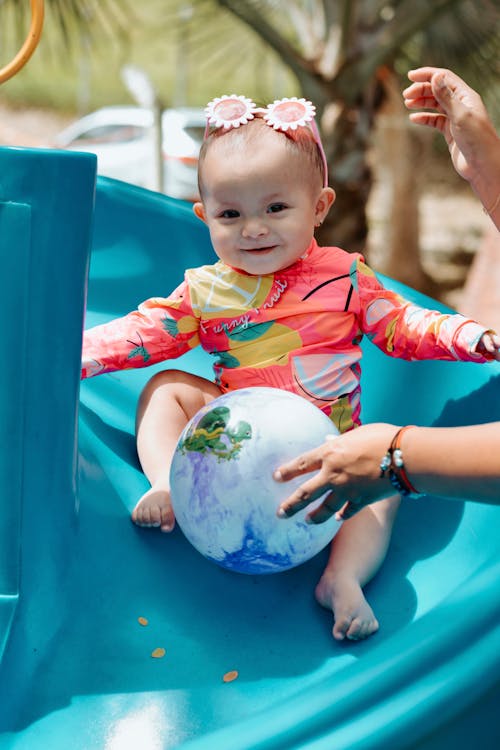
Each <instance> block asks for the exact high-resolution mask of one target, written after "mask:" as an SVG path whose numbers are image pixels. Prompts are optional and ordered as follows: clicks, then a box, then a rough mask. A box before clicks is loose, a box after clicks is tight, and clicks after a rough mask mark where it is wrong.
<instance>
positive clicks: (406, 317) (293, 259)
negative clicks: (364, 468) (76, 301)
mask: <svg viewBox="0 0 500 750" xmlns="http://www.w3.org/2000/svg"><path fill="white" fill-rule="evenodd" d="M210 126H212V128H210ZM199 189H200V196H201V200H200V202H198V203H195V205H194V212H195V214H196V215H197V216H198V217H199V218H200V219H201V220H202V221H204V222H205V223H206V224H207V226H208V229H209V232H210V237H211V240H212V244H213V247H214V250H215V253H216V255H217V256H218V261H217V262H216V263H215V264H213V265H207V266H203V267H201V268H195V269H190V270H188V271H186V274H185V279H184V281H183V282H182V283H181V284H180V286H179V287H178V288H177V289H176V290H174V291H173V292H172V293H171V294H170V295H169V296H168V297H161V298H160V297H155V298H152V299H149V300H147V301H145V302H143V303H142V304H141V305H139V308H138V310H137V311H134V312H131V313H129V314H128V315H126V316H125V317H123V318H120V319H118V320H115V321H111V322H110V323H107V324H104V325H101V326H97V327H95V328H93V329H90V330H88V331H86V332H85V336H84V350H83V370H82V376H83V377H90V376H92V375H96V374H99V373H104V372H111V371H114V370H119V369H120V370H121V369H127V368H131V367H143V366H145V365H150V364H154V363H156V362H161V361H164V360H168V359H172V358H175V357H178V356H180V355H181V354H183V353H184V352H187V351H188V350H190V349H192V348H193V347H196V346H198V345H201V346H202V347H203V349H205V350H206V351H207V352H209V353H210V354H211V355H213V356H214V375H215V377H214V381H213V382H212V381H209V380H206V379H204V378H202V377H198V376H196V375H192V374H188V373H185V372H182V371H179V370H172V369H170V370H165V371H163V372H160V373H158V374H157V375H155V376H154V377H153V378H152V379H151V380H150V381H149V383H148V384H147V385H146V387H145V389H144V391H143V393H142V394H141V398H140V402H139V407H138V413H137V448H138V454H139V458H140V461H141V465H142V467H143V470H144V472H145V474H146V476H147V477H148V479H149V480H150V482H151V489H150V490H149V491H148V492H147V493H146V494H145V495H144V496H143V497H142V498H141V499H140V500H139V502H138V504H137V505H136V507H135V509H134V511H133V514H132V518H133V520H134V521H135V523H137V524H138V525H140V526H157V527H160V528H161V530H162V531H170V530H171V529H172V528H173V526H174V516H173V512H172V507H171V502H170V487H169V471H170V462H171V458H172V456H173V453H174V451H175V448H176V445H177V440H178V437H179V435H180V433H181V431H182V429H183V428H184V427H185V425H186V424H187V422H188V421H189V419H190V418H191V417H192V416H194V414H195V413H196V412H197V411H198V410H199V409H200V408H201V407H202V406H204V405H206V404H207V403H209V402H210V401H211V400H212V399H214V398H216V397H217V396H219V395H220V394H221V393H224V392H226V391H230V390H234V389H236V388H243V387H248V386H271V387H274V388H282V389H285V390H289V391H291V392H293V393H297V394H299V395H301V396H303V397H304V398H307V399H309V400H310V401H311V402H312V403H314V404H316V406H318V407H319V408H320V409H321V410H322V411H324V412H325V413H326V414H327V415H328V417H329V418H330V419H331V420H332V422H333V423H334V424H335V426H336V427H337V428H338V429H339V430H340V431H341V432H345V431H346V430H350V429H353V428H355V427H356V426H357V425H358V424H359V422H360V359H361V350H360V342H361V339H362V336H363V334H366V335H367V336H368V337H369V338H370V339H371V340H372V341H373V343H374V344H375V345H376V346H378V347H379V348H380V349H382V350H383V351H384V352H386V353H387V354H389V355H390V356H395V357H402V358H405V359H446V360H471V361H475V362H484V361H486V360H487V359H493V358H498V351H497V350H498V346H499V343H500V341H499V339H498V338H497V337H496V335H495V334H493V332H491V331H489V330H487V329H485V328H484V327H482V326H481V325H479V324H477V323H475V322H474V321H472V320H468V319H466V318H464V317H462V316H460V315H444V314H441V313H439V312H436V311H431V310H425V309H422V308H420V307H417V306H415V305H413V304H411V303H409V302H408V301H406V300H404V299H403V298H402V297H400V296H399V295H397V294H395V293H393V292H391V291H389V290H387V289H385V288H384V287H383V286H382V285H381V283H380V282H379V281H378V279H377V278H376V276H375V275H374V273H373V271H371V269H370V268H369V267H368V266H366V265H365V263H364V261H363V258H362V257H361V256H360V255H358V254H349V253H347V252H345V251H344V250H341V249H340V248H337V247H320V246H318V244H317V243H316V241H315V239H314V229H315V227H318V226H319V225H320V224H321V223H322V221H323V220H324V218H325V217H326V215H327V213H328V211H329V209H330V208H331V206H332V204H333V202H334V200H335V192H334V191H333V189H332V188H331V187H329V186H328V184H327V170H326V159H325V155H324V151H323V148H322V145H321V140H320V138H319V134H318V131H317V128H316V124H315V120H314V107H313V105H312V104H311V103H310V102H307V101H305V100H304V99H295V98H294V99H284V100H281V101H277V102H274V103H273V104H271V105H269V106H268V107H267V108H266V109H261V108H258V107H256V106H255V105H254V103H253V102H251V101H250V100H249V99H247V98H245V97H237V96H231V97H222V98H220V99H216V100H214V101H213V102H211V103H210V104H209V105H208V107H207V133H206V138H205V141H204V144H203V146H202V149H201V152H200V159H199ZM285 492H286V490H285V491H284V493H285ZM399 502H400V498H399V496H396V497H392V498H388V499H387V500H383V501H381V502H378V503H376V504H374V505H370V506H367V507H366V508H364V509H363V510H362V511H360V512H359V513H358V514H357V515H356V516H354V517H353V518H352V519H350V520H349V521H346V522H345V523H344V524H343V525H342V527H341V529H340V530H339V532H338V533H337V535H336V536H335V538H334V541H333V543H332V549H331V554H330V559H329V562H328V565H327V567H326V570H325V571H324V573H323V575H322V577H321V580H320V582H319V584H318V586H317V587H316V597H317V599H318V601H319V602H320V604H322V605H323V606H325V607H328V608H330V609H332V610H333V613H334V627H333V635H334V637H335V638H337V639H339V640H342V639H343V638H346V637H347V638H350V639H353V640H357V639H361V638H366V637H367V636H369V635H370V634H371V633H373V632H375V631H376V630H377V629H378V623H377V620H376V618H375V615H374V613H373V611H372V609H371V607H370V605H369V604H368V602H367V601H366V599H365V597H364V594H363V591H362V588H363V586H364V585H365V583H366V582H367V581H368V580H370V578H371V577H373V575H374V574H375V573H376V571H377V570H378V568H379V566H380V565H381V563H382V561H383V558H384V556H385V553H386V550H387V546H388V543H389V540H390V534H391V530H392V525H393V521H394V518H395V515H396V512H397V508H398V504H399ZM282 522H283V523H286V519H284V520H283V521H282Z"/></svg>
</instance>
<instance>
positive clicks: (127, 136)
mask: <svg viewBox="0 0 500 750" xmlns="http://www.w3.org/2000/svg"><path fill="white" fill-rule="evenodd" d="M144 133H145V128H143V127H142V126H140V125H116V124H112V125H99V126H97V127H95V128H89V130H85V131H84V132H83V133H80V135H78V136H76V137H75V138H74V140H73V142H74V143H83V142H85V143H131V142H132V141H137V140H139V139H140V138H143V136H144Z"/></svg>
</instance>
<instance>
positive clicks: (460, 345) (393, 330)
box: [357, 261, 496, 362]
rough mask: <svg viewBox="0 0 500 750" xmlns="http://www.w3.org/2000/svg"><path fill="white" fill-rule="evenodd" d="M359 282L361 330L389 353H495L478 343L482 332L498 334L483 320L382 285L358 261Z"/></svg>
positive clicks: (474, 357) (452, 356) (479, 358)
mask: <svg viewBox="0 0 500 750" xmlns="http://www.w3.org/2000/svg"><path fill="white" fill-rule="evenodd" d="M357 282H358V284H357V285H358V290H359V322H360V327H361V330H362V331H363V333H365V334H367V335H368V336H369V338H370V340H371V341H372V343H373V344H375V346H377V347H378V348H379V349H381V350H382V351H383V352H385V353H386V354H388V355H389V356H391V357H399V358H400V359H407V360H423V359H436V360H451V361H453V360H454V361H464V362H471V361H472V362H486V361H488V360H492V359H494V356H493V355H492V352H491V351H490V349H485V348H484V346H482V345H481V343H480V342H482V341H483V340H484V337H485V336H487V335H488V336H492V335H496V334H495V333H494V332H493V331H492V330H491V329H488V328H487V327H486V326H483V325H481V324H480V323H477V322H476V321H474V320H471V319H470V318H466V317H464V316H463V315H460V314H459V313H454V314H453V313H443V312H441V311H439V310H431V309H428V308H425V307H420V306H419V305H416V304H413V303H412V302H410V301H409V300H407V299H405V298H404V297H402V296H401V295H399V294H397V293H396V292H394V291H392V290H390V289H386V288H385V287H384V286H383V284H382V283H381V282H380V280H379V279H378V278H377V277H376V275H375V274H374V273H373V271H372V270H371V269H370V268H369V267H368V266H366V265H365V263H363V262H362V261H359V262H358V266H357ZM490 343H491V342H490ZM488 346H490V344H488Z"/></svg>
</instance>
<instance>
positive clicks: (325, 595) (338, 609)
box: [315, 576, 379, 641]
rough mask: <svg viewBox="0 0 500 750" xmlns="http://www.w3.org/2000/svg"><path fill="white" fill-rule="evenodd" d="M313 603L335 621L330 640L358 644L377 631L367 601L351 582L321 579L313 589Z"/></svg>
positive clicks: (376, 623) (351, 580)
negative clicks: (355, 642) (330, 611)
mask: <svg viewBox="0 0 500 750" xmlns="http://www.w3.org/2000/svg"><path fill="white" fill-rule="evenodd" d="M315 593H316V599H317V601H318V603H319V604H321V606H322V607H325V608H326V609H331V610H332V612H333V617H334V624H333V629H332V633H333V637H334V638H335V639H336V640H337V641H343V640H344V639H345V638H348V639H349V640H351V641H360V640H363V639H364V638H368V636H370V635H372V634H373V633H375V632H376V631H377V630H378V627H379V625H378V621H377V619H376V617H375V615H374V614H373V610H372V608H371V607H370V605H369V604H368V602H367V601H366V599H365V597H364V594H363V591H362V589H361V586H360V585H359V584H358V582H357V581H356V580H353V579H349V578H348V579H340V578H336V579H335V581H334V580H333V579H332V578H331V577H328V576H322V578H321V579H320V581H319V583H318V585H317V586H316V592H315Z"/></svg>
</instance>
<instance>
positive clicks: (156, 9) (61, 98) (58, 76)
mask: <svg viewBox="0 0 500 750" xmlns="http://www.w3.org/2000/svg"><path fill="white" fill-rule="evenodd" d="M117 6H118V3H114V2H112V1H111V0H105V1H104V2H102V1H101V2H99V3H98V2H97V0H96V1H95V2H91V1H90V0H48V2H47V8H46V17H45V24H44V30H43V34H42V39H41V42H40V44H39V48H38V49H37V51H36V52H35V53H34V55H33V57H32V59H31V60H30V62H29V63H28V65H27V66H26V67H25V68H24V69H23V70H22V71H21V72H20V73H19V74H18V75H17V76H15V77H14V78H12V79H11V80H10V81H8V82H7V83H6V84H5V85H4V86H2V88H1V89H0V96H1V97H4V98H5V99H7V100H9V101H10V102H13V103H16V104H19V105H36V106H47V107H53V108H56V109H60V110H65V111H67V112H79V113H81V112H86V111H90V110H93V109H96V108H97V107H99V106H104V105H109V104H127V103H133V102H132V98H131V95H130V94H129V92H128V91H127V89H126V87H125V85H124V83H123V81H122V78H121V73H120V70H121V68H122V66H123V65H124V64H133V65H136V66H138V67H140V68H142V69H143V70H144V71H145V72H146V73H147V75H148V76H149V77H150V78H151V80H152V82H153V84H154V86H155V87H156V88H157V90H158V92H159V95H160V98H161V100H162V102H163V103H164V105H165V106H172V105H174V106H175V105H180V104H187V105H193V106H203V105H204V104H205V103H206V102H207V101H208V100H209V99H211V98H212V97H214V96H218V95H220V93H221V91H226V89H227V90H228V78H229V80H230V84H229V87H230V88H231V91H232V90H236V91H238V92H240V91H241V92H242V93H245V94H247V95H249V96H254V97H255V98H256V99H258V100H262V101H268V100H269V99H270V98H274V97H275V96H278V95H280V96H282V95H283V92H284V93H285V95H286V94H288V95H293V94H297V93H298V86H297V83H296V82H295V81H294V79H293V77H292V75H291V74H290V73H289V71H287V69H286V68H285V67H284V66H283V64H282V63H281V62H280V60H279V59H278V58H277V56H276V54H275V53H274V52H273V51H272V50H270V49H269V48H268V47H267V46H266V45H265V43H264V42H263V41H262V40H261V39H259V37H258V36H257V35H256V34H255V33H254V32H252V31H251V30H249V29H247V28H245V27H244V26H243V25H241V24H237V23H235V21H234V19H233V17H232V16H230V15H229V14H228V13H225V12H224V11H222V10H220V9H217V8H216V7H215V6H214V4H213V3H212V2H207V1H206V0H201V2H196V0H195V1H194V2H191V3H187V2H179V0H143V1H142V2H141V4H140V5H138V6H136V5H135V4H133V3H132V2H131V0H122V1H121V2H120V3H119V12H118V10H117ZM21 7H23V8H24V11H23V12H20V9H21ZM190 7H191V8H192V11H193V12H188V11H186V8H190ZM78 8H79V10H78ZM183 8H184V14H183V12H182V11H183ZM28 9H29V3H27V2H26V3H18V2H16V1H15V0H4V3H3V4H1V3H0V55H1V60H2V61H1V62H0V66H2V65H4V64H6V63H7V62H8V61H9V60H10V59H11V58H12V57H13V56H14V55H15V54H16V52H17V49H18V48H19V46H20V44H21V43H22V40H23V38H24V36H25V34H26V31H27V28H28V26H29V18H28V14H27V13H26V11H27V10H28ZM77 11H78V12H77ZM240 62H241V63H242V64H239V63H240ZM228 93H231V92H229V90H228Z"/></svg>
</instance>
